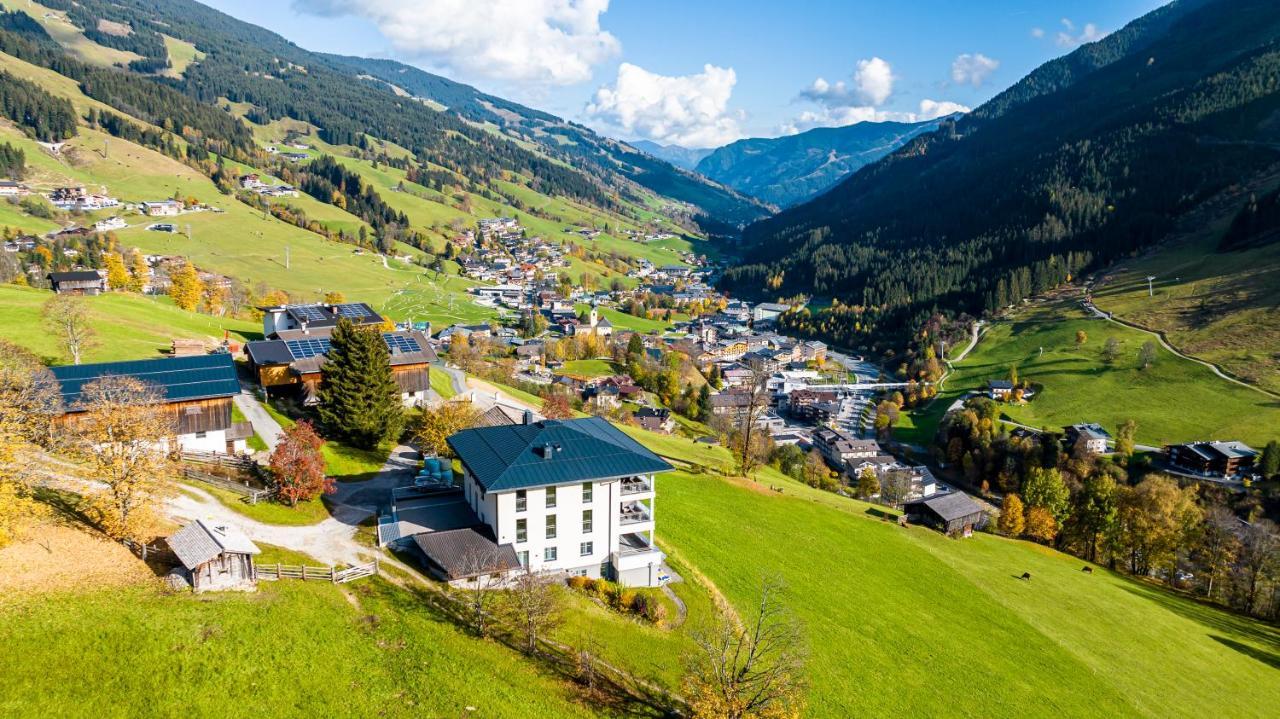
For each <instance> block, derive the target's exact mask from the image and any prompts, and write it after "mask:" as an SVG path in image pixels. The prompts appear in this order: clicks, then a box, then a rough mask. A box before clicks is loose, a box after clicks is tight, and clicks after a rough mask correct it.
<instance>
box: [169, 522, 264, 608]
mask: <svg viewBox="0 0 1280 719" xmlns="http://www.w3.org/2000/svg"><path fill="white" fill-rule="evenodd" d="M168 542H169V549H171V550H173V553H174V555H175V556H177V557H178V561H179V562H182V566H183V567H185V568H186V570H187V574H188V577H189V578H190V580H191V588H192V590H194V591H196V592H208V591H219V590H240V591H252V590H254V589H256V588H257V587H258V572H257V569H256V568H255V567H254V565H253V556H254V555H255V554H260V553H261V552H262V550H260V549H258V547H257V546H256V545H255V544H254V543H253V542H252V541H250V540H249V538H248V537H247V536H245V533H244V532H242V531H240V529H239V528H238V527H235V526H233V525H230V524H226V523H221V522H214V521H212V520H203V519H197V520H196V521H194V522H192V523H190V524H188V525H187V526H185V527H183V528H182V529H180V530H178V533H177V534H174V535H173V536H172V537H169V540H168Z"/></svg>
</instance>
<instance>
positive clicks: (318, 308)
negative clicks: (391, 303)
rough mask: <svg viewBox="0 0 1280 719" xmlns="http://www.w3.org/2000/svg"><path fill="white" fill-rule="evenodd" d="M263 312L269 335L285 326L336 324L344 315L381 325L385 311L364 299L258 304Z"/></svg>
mask: <svg viewBox="0 0 1280 719" xmlns="http://www.w3.org/2000/svg"><path fill="white" fill-rule="evenodd" d="M257 309H258V311H259V312H261V313H262V336H263V337H266V338H268V339H270V338H272V337H275V336H276V335H277V334H278V333H280V332H282V331H284V330H298V329H301V330H305V329H317V328H325V327H327V328H333V327H336V326H338V320H339V319H340V318H346V319H348V320H351V322H352V324H355V325H380V324H382V323H383V322H384V321H385V320H383V318H382V315H380V314H378V313H377V312H374V311H373V308H372V307H370V306H369V305H367V304H365V303H363V302H346V303H340V304H337V303H335V304H318V303H317V304H310V305H273V306H269V307H259V308H257Z"/></svg>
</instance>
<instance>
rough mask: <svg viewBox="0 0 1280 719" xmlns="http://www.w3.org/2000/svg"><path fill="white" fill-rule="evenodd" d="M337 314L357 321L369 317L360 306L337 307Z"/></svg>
mask: <svg viewBox="0 0 1280 719" xmlns="http://www.w3.org/2000/svg"><path fill="white" fill-rule="evenodd" d="M338 314H339V315H341V316H343V317H349V318H352V319H359V318H362V317H367V316H368V315H369V313H368V312H366V311H365V309H364V308H363V307H361V306H360V305H338Z"/></svg>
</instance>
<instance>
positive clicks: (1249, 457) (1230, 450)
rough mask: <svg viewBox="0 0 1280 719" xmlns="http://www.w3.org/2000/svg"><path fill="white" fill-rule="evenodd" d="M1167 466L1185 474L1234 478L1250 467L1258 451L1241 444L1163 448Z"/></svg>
mask: <svg viewBox="0 0 1280 719" xmlns="http://www.w3.org/2000/svg"><path fill="white" fill-rule="evenodd" d="M1165 451H1166V452H1167V453H1168V455H1169V464H1171V465H1173V466H1174V467H1176V468H1178V469H1182V470H1186V471H1188V472H1194V473H1196V474H1204V475H1216V476H1219V477H1234V476H1236V475H1238V474H1240V473H1242V472H1244V471H1245V470H1247V469H1249V468H1250V467H1252V466H1253V463H1254V461H1255V460H1256V459H1257V457H1258V451H1257V450H1255V449H1253V448H1252V447H1250V446H1249V445H1247V444H1245V443H1243V442H1191V443H1187V444H1171V445H1169V446H1168V447H1166V448H1165Z"/></svg>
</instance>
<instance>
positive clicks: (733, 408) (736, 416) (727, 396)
mask: <svg viewBox="0 0 1280 719" xmlns="http://www.w3.org/2000/svg"><path fill="white" fill-rule="evenodd" d="M751 396H752V393H751V392H745V391H742V390H737V389H731V390H725V391H723V392H717V393H715V394H713V395H711V396H710V397H708V398H707V404H708V406H710V408H711V414H713V415H715V416H717V417H725V418H727V419H729V420H730V421H732V422H741V421H742V419H743V418H744V417H745V416H746V414H747V412H748V411H749V410H750V408H751Z"/></svg>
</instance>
